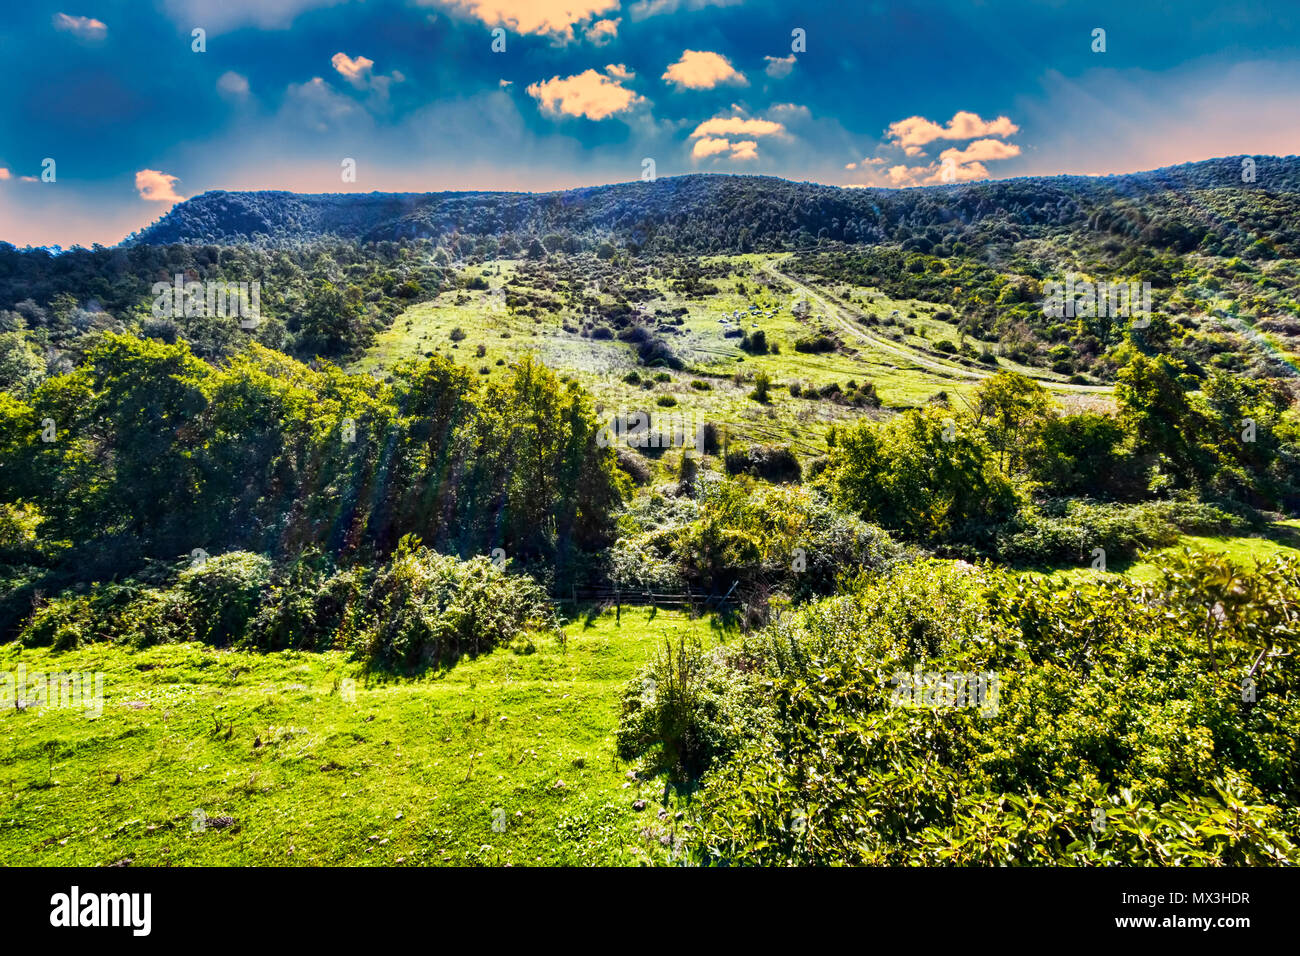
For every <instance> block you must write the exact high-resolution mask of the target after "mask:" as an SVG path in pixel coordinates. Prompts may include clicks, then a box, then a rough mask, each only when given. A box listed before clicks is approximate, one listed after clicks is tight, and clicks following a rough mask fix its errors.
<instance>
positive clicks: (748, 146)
mask: <svg viewBox="0 0 1300 956" xmlns="http://www.w3.org/2000/svg"><path fill="white" fill-rule="evenodd" d="M724 154H725V155H728V156H729V157H730V158H731V159H758V143H757V142H755V141H754V140H752V139H745V140H740V141H739V142H735V143H733V142H732V141H731V140H728V139H720V138H716V137H712V136H706V137H704V138H703V139H697V140H696V141H695V145H694V146H693V147H692V148H691V158H693V159H707V158H708V157H710V156H722V155H724Z"/></svg>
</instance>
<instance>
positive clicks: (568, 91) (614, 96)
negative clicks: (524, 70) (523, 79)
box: [528, 64, 645, 120]
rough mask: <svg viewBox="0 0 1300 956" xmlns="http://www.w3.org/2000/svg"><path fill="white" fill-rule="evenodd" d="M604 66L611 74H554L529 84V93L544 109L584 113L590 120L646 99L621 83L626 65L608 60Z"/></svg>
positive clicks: (560, 113)
mask: <svg viewBox="0 0 1300 956" xmlns="http://www.w3.org/2000/svg"><path fill="white" fill-rule="evenodd" d="M606 69H607V70H609V71H610V72H611V74H612V75H610V76H606V75H605V74H602V73H597V72H596V71H595V70H585V71H584V72H582V73H578V74H576V75H575V76H566V77H559V76H553V77H551V78H550V79H549V80H546V81H544V82H541V83H532V84H529V86H528V95H529V96H531V97H533V98H534V99H535V100H537V102H538V103H539V104H540V105H541V108H542V112H544V113H548V114H550V115H552V116H585V117H586V118H587V119H590V120H603V119H606V118H607V117H610V116H613V115H615V114H616V113H624V112H627V111H628V110H630V109H632V108H633V107H634V106H636V105H637V104H638V103H643V102H645V100H644V98H643V97H640V96H638V95H637V94H636V93H635V92H633V91H632V90H629V89H628V88H627V87H625V86H623V82H622V81H623V78H624V77H625V76H626V77H630V76H631V74H630V73H629V72H628V71H627V70H626V68H624V67H623V66H622V65H620V64H610V66H608V67H606Z"/></svg>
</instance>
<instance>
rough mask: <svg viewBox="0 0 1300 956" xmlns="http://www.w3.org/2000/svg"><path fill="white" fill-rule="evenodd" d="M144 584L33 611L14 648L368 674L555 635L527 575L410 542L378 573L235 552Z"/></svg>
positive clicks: (445, 661)
mask: <svg viewBox="0 0 1300 956" xmlns="http://www.w3.org/2000/svg"><path fill="white" fill-rule="evenodd" d="M152 577H153V578H154V579H155V580H153V581H141V580H130V581H127V582H124V583H122V584H97V585H94V586H92V587H89V588H85V589H73V590H69V591H66V592H64V593H63V594H60V595H58V596H57V597H55V598H54V599H52V600H50V601H48V602H45V603H43V604H41V605H40V606H39V607H38V608H36V610H35V611H34V612H33V614H32V615H31V617H30V618H29V619H28V621H27V622H26V624H25V626H24V627H23V628H22V631H21V635H20V637H21V640H22V641H23V643H24V644H27V645H29V646H51V647H54V648H56V649H59V650H64V649H69V648H72V647H76V646H78V645H80V644H82V643H87V642H93V641H100V640H108V641H114V642H118V643H123V644H130V645H133V646H147V645H151V644H157V643H166V642H173V641H201V642H203V643H206V644H211V645H213V646H217V647H229V646H235V647H243V648H256V649H261V650H280V649H285V648H297V649H311V650H326V649H329V648H342V649H350V650H352V651H353V652H354V653H355V654H356V655H357V656H359V657H361V658H363V659H365V660H366V661H368V662H369V663H370V664H372V665H373V666H376V667H380V668H384V669H393V670H406V671H410V670H418V669H422V668H425V667H430V666H447V665H450V664H452V663H454V662H455V661H456V660H457V659H459V658H460V657H462V656H464V655H466V654H469V655H474V654H481V653H483V652H485V651H488V650H491V649H492V648H493V647H496V646H497V645H498V644H508V643H510V642H511V641H513V640H515V639H516V638H517V637H519V636H520V635H523V634H527V633H529V632H532V631H544V630H550V629H552V628H553V627H554V626H555V619H554V615H553V612H552V610H551V606H550V604H549V602H548V599H547V596H546V593H545V591H544V590H543V589H542V588H541V587H540V586H539V585H538V584H537V583H536V582H534V581H533V579H532V578H530V577H527V576H524V575H517V574H508V573H506V572H505V571H504V570H503V569H502V568H499V567H498V566H497V565H496V564H494V563H493V562H492V561H490V560H488V559H487V558H484V557H477V558H472V559H470V560H467V561H466V560H460V559H458V558H455V557H451V556H449V555H442V554H437V553H435V552H433V551H430V550H428V549H427V548H423V547H419V546H415V545H413V544H411V543H410V542H409V541H408V542H405V543H403V545H402V546H401V547H400V548H399V550H398V552H397V553H396V554H395V555H394V557H393V559H392V560H391V561H390V562H388V563H386V564H383V565H380V566H378V567H377V568H365V567H363V568H343V569H334V568H332V567H331V566H330V565H329V563H328V562H326V561H325V560H324V559H323V558H321V556H319V555H306V556H304V557H301V558H299V559H296V560H294V561H292V562H289V563H286V564H283V565H274V564H272V562H271V561H270V560H269V559H268V558H266V557H265V556H263V555H258V554H250V553H248V552H243V551H236V552H230V553H227V554H222V555H217V556H215V557H211V558H208V559H207V560H206V561H205V562H203V563H202V564H200V565H194V566H192V567H185V568H183V569H181V570H179V571H178V572H173V573H168V572H155V573H154V574H153V575H152Z"/></svg>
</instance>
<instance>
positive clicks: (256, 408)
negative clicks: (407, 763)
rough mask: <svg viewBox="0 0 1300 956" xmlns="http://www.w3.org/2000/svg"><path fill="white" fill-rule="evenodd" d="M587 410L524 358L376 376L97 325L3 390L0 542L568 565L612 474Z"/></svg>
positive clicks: (10, 558)
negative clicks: (222, 357)
mask: <svg viewBox="0 0 1300 956" xmlns="http://www.w3.org/2000/svg"><path fill="white" fill-rule="evenodd" d="M597 429H598V423H597V421H596V418H595V416H594V414H593V412H592V409H591V406H590V400H589V397H588V396H587V394H586V393H585V392H584V391H583V390H582V389H581V388H580V387H579V386H578V385H577V384H575V383H573V382H566V381H561V380H560V379H558V378H557V377H556V376H555V375H554V374H553V373H552V372H550V371H549V370H548V369H546V368H545V367H544V366H541V365H540V364H537V363H535V362H533V361H532V360H531V359H527V358H526V359H524V360H522V361H521V362H519V363H518V364H517V365H516V366H515V367H514V368H513V369H512V370H511V373H510V375H509V376H507V377H506V378H505V379H504V380H502V381H500V382H494V383H491V384H482V383H480V382H479V381H477V379H476V377H475V376H473V375H472V374H471V373H470V372H469V371H467V370H466V369H464V368H462V367H459V366H456V365H454V364H452V363H450V362H448V361H446V360H444V359H441V358H437V357H434V358H430V359H428V360H426V361H422V362H418V363H408V364H405V365H402V366H400V367H398V368H397V369H396V370H394V372H393V373H392V375H391V377H390V378H389V379H388V380H387V381H378V380H376V379H375V378H372V377H371V376H364V375H347V374H344V373H343V372H342V371H341V370H339V369H338V368H336V367H334V366H331V365H329V364H324V365H322V366H321V367H320V368H317V369H313V368H310V367H308V366H306V365H303V364H301V363H299V362H296V361H294V360H293V359H291V358H289V357H287V356H284V355H282V354H279V353H276V352H273V351H271V350H269V349H266V348H264V347H262V346H259V345H256V344H253V345H250V346H248V347H247V348H246V349H245V350H244V351H241V352H240V353H238V354H236V355H234V356H233V357H232V358H231V359H230V360H229V361H228V362H226V363H225V364H223V365H221V366H219V367H218V366H213V365H211V364H208V363H206V362H203V361H201V360H199V359H198V358H196V357H195V356H194V354H193V352H192V351H191V350H190V348H189V346H188V345H187V344H186V343H184V342H177V343H175V344H168V343H166V342H161V341H157V340H151V339H142V338H138V337H135V336H131V335H118V334H113V333H107V334H104V335H103V336H101V337H99V339H98V341H97V342H96V343H95V344H94V345H92V346H91V347H89V348H88V349H87V352H86V355H85V360H84V362H83V363H82V364H81V365H80V366H79V367H77V368H76V369H74V370H72V371H69V372H67V373H64V374H60V375H55V376H53V377H50V378H48V379H46V380H44V381H43V382H41V383H40V384H39V385H37V386H36V387H35V389H34V390H33V391H32V392H31V393H30V394H29V395H28V396H26V397H25V398H21V397H16V396H14V395H10V394H0V548H3V550H4V552H5V555H4V558H5V560H6V561H7V562H8V563H10V564H26V565H32V566H35V567H38V568H40V567H44V568H47V569H49V570H50V571H51V572H52V573H53V574H54V577H53V578H51V580H62V581H65V582H66V581H68V580H76V579H81V580H86V579H96V578H101V577H113V576H117V575H121V574H127V573H131V572H132V570H133V569H135V568H138V567H139V566H140V565H141V564H142V562H144V561H146V559H150V558H163V559H171V558H175V557H177V556H178V555H188V554H191V553H194V552H195V551H196V550H198V551H202V552H204V553H207V554H213V555H215V554H218V553H220V552H222V551H226V550H230V549H235V548H242V549H247V550H250V551H255V552H261V553H264V554H268V555H271V556H277V555H279V556H287V555H296V554H299V553H301V552H303V551H304V550H306V549H309V548H316V549H319V550H320V551H322V552H324V553H325V554H327V555H330V556H333V557H335V558H338V559H340V560H343V561H345V562H346V561H359V562H367V561H372V560H374V559H375V558H376V557H378V556H382V555H385V554H388V553H390V552H392V551H393V549H394V548H395V547H396V546H397V543H398V541H399V540H400V539H401V538H403V537H404V536H405V535H408V534H411V535H415V536H417V537H419V538H420V539H421V540H423V541H424V542H425V543H426V544H427V545H428V546H430V547H433V548H436V549H437V550H438V551H440V552H444V553H454V554H462V555H472V554H490V553H492V552H493V549H497V548H499V549H501V551H500V555H501V557H509V558H512V559H516V560H518V561H521V562H528V561H534V560H535V561H539V562H544V563H546V564H547V565H549V566H551V567H552V568H553V569H555V573H558V574H560V575H564V574H572V573H576V570H575V569H576V568H579V567H580V566H581V565H582V561H583V557H582V555H583V554H584V553H585V552H587V551H591V550H595V549H598V548H600V547H602V546H604V545H606V544H607V543H608V542H609V541H610V540H611V537H612V531H613V526H612V519H611V511H612V509H613V508H614V507H615V506H616V505H617V504H618V502H619V500H620V498H621V496H622V494H623V489H624V487H625V480H626V479H625V478H623V476H622V474H621V473H620V472H618V471H617V469H616V464H615V462H616V459H615V457H614V454H613V452H612V451H611V450H609V449H606V448H602V447H600V445H599V444H598V442H597ZM34 586H35V585H32V587H34ZM19 590H20V591H25V592H26V594H27V598H28V600H29V601H30V591H31V587H28V588H26V589H19ZM21 598H22V594H19V593H18V592H11V593H10V595H9V603H10V604H14V603H15V602H17V603H21Z"/></svg>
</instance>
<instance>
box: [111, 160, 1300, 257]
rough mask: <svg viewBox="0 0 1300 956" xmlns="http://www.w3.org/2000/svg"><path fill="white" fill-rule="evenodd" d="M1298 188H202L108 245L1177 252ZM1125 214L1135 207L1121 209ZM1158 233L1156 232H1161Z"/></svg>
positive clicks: (1239, 181)
mask: <svg viewBox="0 0 1300 956" xmlns="http://www.w3.org/2000/svg"><path fill="white" fill-rule="evenodd" d="M1245 160H1251V161H1252V162H1253V163H1254V168H1253V175H1254V179H1253V181H1243V168H1244V167H1243V162H1244V161H1245ZM1298 193H1300V157H1296V156H1287V157H1272V156H1256V157H1245V156H1230V157H1222V158H1219V159H1210V160H1204V161H1200V162H1194V163H1185V164H1182V165H1178V166H1169V167H1165V168H1162V169H1156V170H1151V171H1148V172H1139V173H1129V174H1123V175H1112V176H1098V177H1090V176H1033V177H1023V178H1018V179H1004V180H984V181H981V182H977V183H968V184H961V185H944V186H930V187H921V188H916V189H876V188H855V187H840V186H826V185H820V184H816V183H807V182H802V183H798V182H792V181H789V180H785V179H780V178H776V177H767V176H731V175H721V174H707V173H705V174H692V175H685V176H674V177H664V178H660V179H658V180H655V181H652V182H641V181H634V182H627V183H616V184H612V185H604V186H590V187H582V188H577V189H569V190H563V191H559V192H550V193H511V192H491V191H470V192H437V193H330V194H299V193H292V192H278V191H268V192H226V191H213V192H207V193H203V194H202V195H199V196H195V197H194V198H192V199H188V200H186V201H184V202H182V203H179V204H178V205H176V206H175V207H174V208H172V210H171V211H170V212H168V213H167V214H166V215H165V216H163V217H162V218H161V219H159V220H158V221H157V222H155V223H153V224H152V225H150V226H148V227H147V228H145V229H144V230H142V231H141V232H139V233H136V234H133V235H132V236H130V237H128V238H127V239H126V240H124V241H123V243H122V245H128V246H129V245H136V244H148V245H166V244H172V243H186V244H216V245H231V244H239V243H252V244H254V245H259V246H269V247H276V246H284V245H294V244H299V243H304V242H313V241H319V240H340V241H346V242H362V243H366V242H382V241H396V240H402V239H407V240H409V239H430V240H435V241H437V240H442V239H446V238H448V237H473V238H488V237H491V238H495V239H505V238H507V237H509V238H511V239H513V240H515V241H517V242H519V243H521V244H526V243H527V242H529V241H530V240H532V239H541V238H543V237H546V236H548V235H549V236H556V235H558V236H560V237H562V238H563V240H564V241H565V242H566V243H568V244H570V245H578V246H582V245H586V244H590V243H593V242H602V241H606V240H608V241H611V242H615V243H619V244H630V245H633V246H636V247H650V248H652V249H653V248H655V247H657V246H666V245H667V244H671V247H672V248H673V249H675V250H677V251H689V252H696V253H699V252H728V251H750V250H755V251H771V250H777V249H785V248H796V247H799V246H805V245H807V244H809V243H810V242H812V241H814V240H816V239H819V238H830V239H836V240H842V241H848V242H867V243H872V242H882V241H890V240H898V239H900V238H904V239H905V238H911V237H913V236H914V235H915V234H916V232H917V231H918V230H920V231H921V232H922V233H924V232H925V230H927V229H934V228H937V229H938V230H939V231H940V232H950V231H951V230H952V229H964V230H966V231H967V232H968V233H969V235H967V236H964V237H963V238H964V239H966V240H968V241H970V240H973V241H976V242H978V241H980V240H981V238H983V239H997V240H1000V241H1014V240H1015V239H1019V238H1028V237H1032V236H1034V235H1038V234H1042V232H1043V231H1044V230H1051V229H1061V228H1064V229H1067V230H1069V229H1075V228H1082V227H1085V226H1087V227H1089V228H1092V229H1108V228H1111V227H1112V225H1114V223H1115V222H1118V221H1121V220H1122V221H1123V223H1124V224H1126V225H1125V229H1126V230H1127V227H1128V226H1131V225H1133V224H1134V223H1135V222H1136V224H1137V226H1138V228H1139V229H1143V230H1147V231H1148V232H1149V233H1150V234H1148V235H1144V236H1142V238H1143V240H1144V241H1147V242H1151V243H1152V244H1155V245H1167V246H1173V247H1175V248H1182V249H1183V251H1186V248H1191V247H1194V246H1195V245H1196V244H1197V243H1199V242H1201V241H1203V240H1204V237H1205V235H1206V233H1205V231H1204V230H1202V229H1201V228H1200V227H1201V226H1204V227H1206V229H1208V230H1210V231H1211V232H1214V233H1217V238H1218V239H1221V240H1223V241H1228V242H1231V241H1232V236H1233V234H1234V233H1243V237H1244V236H1245V235H1255V233H1257V232H1258V233H1262V234H1267V230H1268V224H1269V222H1270V221H1271V220H1273V219H1277V218H1279V217H1280V218H1282V219H1285V218H1292V221H1294V218H1295V215H1296V213H1297V212H1300V206H1298V205H1297V194H1298ZM1189 199H1194V200H1195V201H1194V202H1191V203H1190V204H1189V201H1188V200H1189ZM1134 206H1139V207H1141V209H1140V212H1139V213H1138V214H1137V215H1134V214H1133V213H1132V210H1133V207H1134ZM1243 210H1246V211H1247V212H1250V211H1252V210H1253V211H1254V212H1257V213H1258V218H1259V220H1260V222H1259V223H1254V222H1251V221H1243ZM1189 217H1192V228H1191V230H1190V232H1188V233H1187V234H1186V235H1182V234H1180V229H1179V228H1178V225H1179V221H1180V220H1186V219H1188V218H1189ZM1245 218H1246V219H1247V220H1251V219H1253V218H1256V217H1255V216H1253V215H1245ZM994 226H997V227H998V228H997V229H993V227H994ZM1152 227H1154V228H1152ZM1166 227H1170V228H1171V229H1172V233H1171V234H1170V235H1164V234H1163V231H1165V230H1166ZM1256 227H1258V228H1256ZM1243 231H1244V232H1243ZM998 232H1001V233H1003V234H1002V235H1000V236H999V235H997V233H998ZM1189 243H1190V245H1189Z"/></svg>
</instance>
